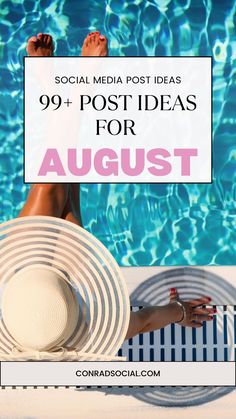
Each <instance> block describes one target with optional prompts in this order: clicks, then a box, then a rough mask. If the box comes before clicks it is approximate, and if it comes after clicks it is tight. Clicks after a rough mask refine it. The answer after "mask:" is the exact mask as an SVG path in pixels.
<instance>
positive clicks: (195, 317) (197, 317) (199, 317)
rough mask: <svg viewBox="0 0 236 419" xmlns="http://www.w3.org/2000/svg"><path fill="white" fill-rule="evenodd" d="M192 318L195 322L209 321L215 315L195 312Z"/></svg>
mask: <svg viewBox="0 0 236 419" xmlns="http://www.w3.org/2000/svg"><path fill="white" fill-rule="evenodd" d="M190 318H191V320H192V321H194V322H208V321H210V320H213V318H214V317H213V316H206V315H198V314H193V315H192V316H191V317H190Z"/></svg>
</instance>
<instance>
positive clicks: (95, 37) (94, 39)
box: [91, 34, 97, 43]
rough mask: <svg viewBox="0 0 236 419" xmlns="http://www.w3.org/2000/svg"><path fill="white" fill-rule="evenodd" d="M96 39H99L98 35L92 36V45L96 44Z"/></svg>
mask: <svg viewBox="0 0 236 419" xmlns="http://www.w3.org/2000/svg"><path fill="white" fill-rule="evenodd" d="M96 39H97V35H96V34H93V35H91V43H94V42H96Z"/></svg>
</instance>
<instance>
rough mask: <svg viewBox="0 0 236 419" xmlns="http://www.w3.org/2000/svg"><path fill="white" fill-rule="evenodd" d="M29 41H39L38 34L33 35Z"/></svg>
mask: <svg viewBox="0 0 236 419" xmlns="http://www.w3.org/2000/svg"><path fill="white" fill-rule="evenodd" d="M28 42H37V36H31V38H29V39H28Z"/></svg>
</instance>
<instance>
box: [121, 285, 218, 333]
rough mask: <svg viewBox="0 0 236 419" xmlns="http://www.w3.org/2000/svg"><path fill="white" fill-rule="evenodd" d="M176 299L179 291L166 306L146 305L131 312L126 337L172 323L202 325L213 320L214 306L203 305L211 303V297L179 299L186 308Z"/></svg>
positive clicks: (191, 325) (187, 325)
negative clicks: (188, 299)
mask: <svg viewBox="0 0 236 419" xmlns="http://www.w3.org/2000/svg"><path fill="white" fill-rule="evenodd" d="M176 301H177V291H176V293H175V295H174V294H172V295H171V298H170V303H169V304H167V305H165V306H160V307H156V306H154V307H145V308H143V309H142V310H139V311H137V312H131V313H130V323H129V328H128V331H127V334H126V339H130V338H132V337H134V336H135V335H138V334H139V333H145V332H151V331H154V330H157V329H161V328H162V327H165V326H167V325H169V324H171V323H178V322H181V323H180V324H181V325H182V326H185V327H201V326H202V324H203V323H202V322H203V321H210V320H213V314H214V313H216V310H215V309H213V308H212V307H211V308H206V307H203V306H204V305H205V304H209V302H210V301H211V299H210V297H202V298H198V299H196V300H191V301H182V300H178V301H179V302H180V303H181V305H183V306H184V310H183V308H182V307H181V305H180V304H178V303H177V302H176ZM184 311H185V315H184Z"/></svg>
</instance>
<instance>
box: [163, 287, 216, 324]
mask: <svg viewBox="0 0 236 419" xmlns="http://www.w3.org/2000/svg"><path fill="white" fill-rule="evenodd" d="M178 301H179V303H180V304H178ZM210 301H211V298H210V297H202V298H197V299H196V300H191V301H183V300H180V299H179V294H178V292H177V290H176V288H171V290H170V305H172V304H173V305H174V306H172V307H173V308H172V310H173V311H174V312H175V313H174V318H175V320H174V323H178V324H180V325H181V326H185V327H202V325H203V322H204V321H212V320H213V315H214V314H215V313H216V312H217V310H216V309H213V308H206V307H205V305H206V304H209V303H210ZM181 305H182V307H181Z"/></svg>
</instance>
